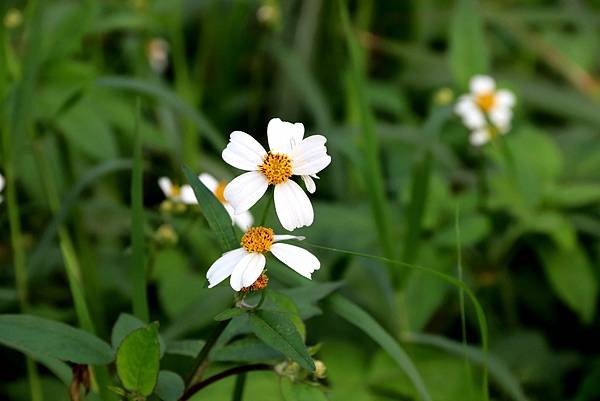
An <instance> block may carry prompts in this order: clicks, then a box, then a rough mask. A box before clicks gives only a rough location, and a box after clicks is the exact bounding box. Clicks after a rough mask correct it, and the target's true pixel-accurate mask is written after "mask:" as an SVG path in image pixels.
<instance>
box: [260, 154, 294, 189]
mask: <svg viewBox="0 0 600 401" xmlns="http://www.w3.org/2000/svg"><path fill="white" fill-rule="evenodd" d="M259 170H260V172H261V173H263V174H264V175H265V177H267V181H269V184H271V185H277V184H281V183H283V182H286V181H287V180H288V178H290V177H291V176H292V161H291V160H290V158H289V157H288V156H287V155H284V154H281V153H271V152H269V153H267V156H265V159H264V160H263V164H261V165H260V166H259Z"/></svg>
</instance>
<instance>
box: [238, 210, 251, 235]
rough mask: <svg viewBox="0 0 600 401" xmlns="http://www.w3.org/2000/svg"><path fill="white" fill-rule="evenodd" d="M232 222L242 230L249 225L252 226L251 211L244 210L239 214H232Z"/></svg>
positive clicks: (246, 228)
mask: <svg viewBox="0 0 600 401" xmlns="http://www.w3.org/2000/svg"><path fill="white" fill-rule="evenodd" d="M233 222H234V223H235V225H237V226H238V227H239V228H241V229H242V231H246V230H248V229H249V228H250V227H252V223H254V218H253V217H252V213H250V212H249V211H245V212H242V213H240V214H234V215H233Z"/></svg>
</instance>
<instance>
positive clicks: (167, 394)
mask: <svg viewBox="0 0 600 401" xmlns="http://www.w3.org/2000/svg"><path fill="white" fill-rule="evenodd" d="M183 390H185V384H184V382H183V379H182V378H181V376H179V375H178V374H177V373H174V372H170V371H168V370H161V371H160V372H159V373H158V380H157V382H156V390H155V393H156V395H157V396H158V397H159V398H160V399H161V400H163V401H177V400H178V399H179V397H181V395H182V394H183Z"/></svg>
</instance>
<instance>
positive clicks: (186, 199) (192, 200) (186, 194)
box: [179, 185, 198, 205]
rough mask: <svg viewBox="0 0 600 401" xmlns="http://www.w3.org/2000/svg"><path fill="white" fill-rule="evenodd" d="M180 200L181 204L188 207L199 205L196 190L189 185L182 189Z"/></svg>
mask: <svg viewBox="0 0 600 401" xmlns="http://www.w3.org/2000/svg"><path fill="white" fill-rule="evenodd" d="M179 199H180V200H181V202H183V203H185V204H186V205H196V204H198V200H196V194H195V193H194V190H193V189H192V187H191V186H189V185H184V186H182V187H181V189H180V193H179Z"/></svg>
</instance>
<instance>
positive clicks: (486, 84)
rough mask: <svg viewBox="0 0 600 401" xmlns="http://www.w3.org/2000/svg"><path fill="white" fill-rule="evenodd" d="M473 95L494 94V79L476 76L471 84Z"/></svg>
mask: <svg viewBox="0 0 600 401" xmlns="http://www.w3.org/2000/svg"><path fill="white" fill-rule="evenodd" d="M469 87H470V89H471V93H473V94H474V95H481V94H485V93H490V92H493V91H494V89H496V82H495V81H494V79H493V78H492V77H488V76H486V75H475V76H474V77H473V78H471V82H470V83H469Z"/></svg>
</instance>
